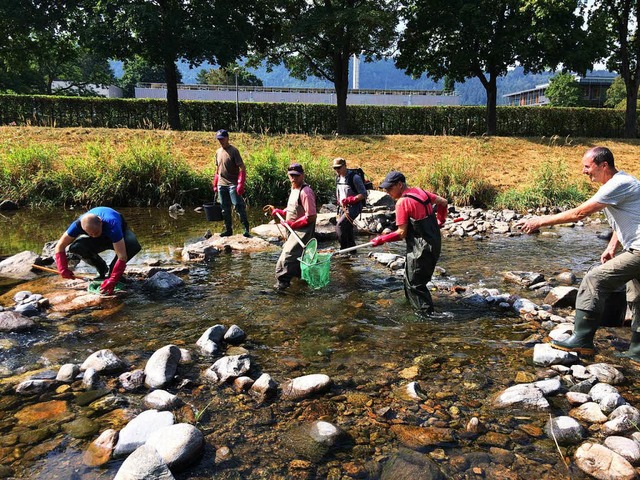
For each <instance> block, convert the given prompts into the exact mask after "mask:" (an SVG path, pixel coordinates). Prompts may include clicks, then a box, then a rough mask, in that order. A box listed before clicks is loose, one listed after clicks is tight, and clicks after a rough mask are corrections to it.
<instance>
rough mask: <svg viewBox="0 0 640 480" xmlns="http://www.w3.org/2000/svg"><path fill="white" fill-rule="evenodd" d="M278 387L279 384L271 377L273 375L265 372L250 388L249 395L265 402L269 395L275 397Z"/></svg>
mask: <svg viewBox="0 0 640 480" xmlns="http://www.w3.org/2000/svg"><path fill="white" fill-rule="evenodd" d="M277 389H278V384H277V383H276V382H275V381H274V380H273V379H272V378H271V375H269V374H267V373H263V374H262V375H260V376H259V377H258V379H257V380H256V381H255V382H254V383H253V385H251V388H249V395H251V396H252V397H254V398H256V399H257V400H258V401H260V402H263V401H265V400H266V399H268V398H269V397H273V396H274V395H275V394H276V391H277Z"/></svg>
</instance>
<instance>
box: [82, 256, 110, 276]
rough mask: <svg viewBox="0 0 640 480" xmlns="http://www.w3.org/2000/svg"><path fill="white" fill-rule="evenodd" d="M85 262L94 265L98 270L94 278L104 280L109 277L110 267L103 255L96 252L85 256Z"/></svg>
mask: <svg viewBox="0 0 640 480" xmlns="http://www.w3.org/2000/svg"><path fill="white" fill-rule="evenodd" d="M83 260H84V261H85V263H88V264H89V265H91V266H92V267H95V269H96V270H97V271H98V276H97V277H96V278H94V280H104V279H105V278H107V274H108V273H109V267H107V262H105V261H104V260H103V259H102V257H101V256H100V255H98V254H94V255H92V256H91V257H85V258H83Z"/></svg>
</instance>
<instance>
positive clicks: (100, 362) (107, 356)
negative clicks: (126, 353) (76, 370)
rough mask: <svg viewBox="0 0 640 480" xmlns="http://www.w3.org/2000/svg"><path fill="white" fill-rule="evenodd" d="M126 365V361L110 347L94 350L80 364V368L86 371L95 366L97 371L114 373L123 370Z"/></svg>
mask: <svg viewBox="0 0 640 480" xmlns="http://www.w3.org/2000/svg"><path fill="white" fill-rule="evenodd" d="M124 367H125V363H124V362H123V361H122V360H120V358H118V356H117V355H116V354H115V353H113V352H112V351H111V350H109V349H104V350H98V351H97V352H93V353H92V354H91V355H89V356H88V357H87V359H86V360H85V361H84V362H82V365H80V370H81V371H85V370H87V369H89V368H93V369H94V370H95V371H96V372H98V373H100V372H104V373H112V372H118V371H121V370H122V369H123V368H124Z"/></svg>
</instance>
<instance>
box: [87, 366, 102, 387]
mask: <svg viewBox="0 0 640 480" xmlns="http://www.w3.org/2000/svg"><path fill="white" fill-rule="evenodd" d="M82 386H83V387H84V388H86V389H87V390H98V389H101V388H104V382H103V381H102V379H101V378H100V374H99V373H98V372H97V371H96V369H95V368H93V367H89V368H87V369H86V370H85V371H84V374H83V376H82Z"/></svg>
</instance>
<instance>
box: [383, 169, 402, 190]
mask: <svg viewBox="0 0 640 480" xmlns="http://www.w3.org/2000/svg"><path fill="white" fill-rule="evenodd" d="M398 182H406V179H405V178H404V175H403V174H402V173H400V172H396V171H395V170H393V171H391V172H389V173H388V174H387V176H386V177H384V180H383V181H382V183H381V184H380V188H389V187H392V186H393V185H395V184H396V183H398Z"/></svg>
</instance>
